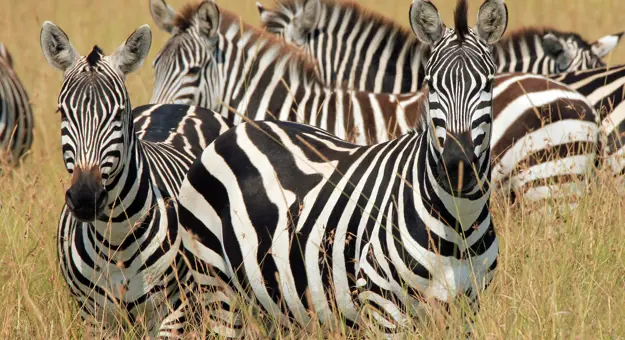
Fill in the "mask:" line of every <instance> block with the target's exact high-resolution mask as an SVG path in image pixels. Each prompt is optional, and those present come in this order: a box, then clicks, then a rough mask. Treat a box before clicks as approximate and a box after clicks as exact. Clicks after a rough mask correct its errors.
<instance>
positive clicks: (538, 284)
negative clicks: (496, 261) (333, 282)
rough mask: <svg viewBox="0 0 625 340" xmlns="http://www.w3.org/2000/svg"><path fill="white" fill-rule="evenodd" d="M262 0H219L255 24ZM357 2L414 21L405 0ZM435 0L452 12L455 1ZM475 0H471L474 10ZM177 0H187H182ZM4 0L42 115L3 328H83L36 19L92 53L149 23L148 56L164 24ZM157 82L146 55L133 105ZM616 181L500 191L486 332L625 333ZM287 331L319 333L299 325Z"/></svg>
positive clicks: (19, 215) (9, 269)
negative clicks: (560, 202) (71, 283)
mask: <svg viewBox="0 0 625 340" xmlns="http://www.w3.org/2000/svg"><path fill="white" fill-rule="evenodd" d="M254 2H255V1H254V0H233V1H223V0H221V1H218V3H220V4H222V5H224V6H225V7H227V8H229V9H231V10H234V11H236V12H237V13H239V14H241V15H242V16H243V19H244V20H246V21H248V22H251V23H254V24H258V17H257V13H256V8H255V6H254ZM262 2H263V3H264V4H266V5H268V4H270V2H271V1H270V0H263V1H262ZM360 2H361V3H363V4H364V5H366V6H369V7H371V8H373V9H375V10H379V11H381V12H382V13H385V14H387V15H389V16H392V17H394V18H396V19H397V20H398V21H399V22H402V24H404V25H406V24H407V23H406V22H405V21H406V20H407V19H406V18H407V14H406V10H407V8H408V4H409V3H410V1H409V0H402V1H391V2H389V1H378V0H366V1H365V0H360ZM435 2H436V4H437V6H438V8H439V9H440V10H441V12H442V13H443V18H444V20H446V21H447V22H450V20H451V10H452V7H453V2H454V1H452V0H436V1H435ZM479 2H480V1H479V0H471V1H470V3H471V8H472V9H471V11H472V13H474V11H475V10H476V9H477V6H478V4H479ZM170 3H171V4H172V5H173V6H174V7H175V8H180V7H181V5H182V4H183V3H184V1H183V0H176V1H173V0H172V1H170ZM508 3H509V10H510V15H511V21H510V27H511V28H514V27H519V26H520V25H521V23H524V24H542V25H551V26H555V27H558V28H561V29H572V30H577V31H580V32H583V35H584V36H586V37H587V38H589V39H594V38H597V37H600V36H602V35H604V34H607V33H612V32H618V31H620V30H623V29H625V27H623V26H622V18H621V16H620V15H618V14H617V13H625V2H622V1H617V0H587V1H564V0H551V1H542V0H528V1H522V0H509V1H508ZM0 9H1V10H0V27H2V30H0V41H2V42H4V43H5V44H6V45H7V47H8V48H9V50H10V51H11V53H12V54H13V57H14V60H15V64H16V68H17V71H18V73H19V75H20V77H21V78H22V81H23V82H24V83H25V85H26V88H27V90H28V91H29V94H30V96H31V101H32V103H33V106H34V109H35V114H36V119H37V120H36V124H37V127H36V141H35V145H34V148H33V150H32V152H31V154H30V156H29V157H28V158H27V159H26V162H25V164H23V166H21V167H20V168H18V169H16V170H15V171H12V172H10V173H5V174H4V175H2V177H0V221H1V222H0V223H1V226H0V301H2V304H0V337H1V338H9V339H14V338H18V339H23V338H36V339H44V338H54V339H58V338H77V337H79V336H80V334H81V330H80V323H81V321H80V318H79V317H78V314H77V308H76V305H75V304H74V303H73V301H72V300H71V298H70V297H69V294H68V291H67V289H66V286H65V283H64V282H63V279H62V278H61V277H59V272H58V269H57V262H56V245H55V244H56V240H55V238H56V223H57V218H58V214H59V212H60V209H61V204H62V201H63V194H64V191H65V189H66V186H67V180H68V176H67V174H66V172H65V170H64V168H63V163H62V160H61V154H60V140H59V118H58V115H57V114H55V113H54V111H55V107H56V96H57V94H58V91H59V89H60V84H61V75H60V74H59V73H58V72H56V71H54V70H52V68H51V67H49V66H48V65H47V63H46V62H45V60H44V58H43V57H42V53H41V50H40V47H39V30H40V27H41V24H42V23H43V21H44V20H52V21H54V22H55V23H57V24H58V25H59V26H60V27H61V28H63V29H64V30H65V31H66V32H67V33H68V35H69V36H70V39H71V40H72V42H73V43H74V45H75V46H76V48H77V49H78V50H79V51H81V52H82V53H86V52H88V51H89V50H90V48H91V46H92V45H93V44H95V43H97V44H99V45H100V46H101V47H102V48H103V49H104V50H105V51H112V50H113V49H114V48H115V47H117V46H118V45H119V44H120V43H121V42H122V41H123V40H124V39H125V38H126V37H127V36H128V34H129V33H130V32H132V30H134V29H135V28H137V27H138V26H140V25H141V24H144V23H150V24H151V26H152V28H153V29H154V30H155V31H154V41H153V48H152V51H151V54H150V57H149V59H148V60H149V62H151V60H152V59H153V57H154V55H155V53H156V52H157V51H158V49H159V48H160V46H162V45H163V43H164V41H165V39H166V38H167V35H166V34H164V33H162V32H158V31H156V28H155V25H153V24H152V20H151V18H150V16H149V11H148V1H147V0H141V1H135V0H107V1H103V0H99V1H84V0H49V1H34V0H21V1H14V0H2V3H1V4H0ZM611 60H612V61H613V62H623V61H625V48H623V47H620V48H619V49H618V50H617V51H616V53H614V55H613V56H612V57H611ZM152 82H153V80H152V71H151V67H150V66H149V65H146V66H144V67H143V68H142V69H141V70H140V72H138V74H137V75H133V76H131V77H129V79H128V88H129V91H130V93H131V96H132V99H133V103H134V104H135V105H139V104H143V103H146V102H147V100H148V99H149V96H150V94H151V88H152ZM614 188H615V184H613V183H610V180H609V179H606V180H603V181H601V182H600V184H598V185H596V186H595V188H594V189H595V190H594V191H593V193H592V194H590V195H588V196H587V197H584V198H583V199H582V201H581V203H580V206H579V208H578V209H577V210H576V211H574V212H570V213H567V214H552V213H550V212H549V210H548V209H547V208H548V207H549V204H547V205H532V204H523V205H520V206H515V207H509V206H507V205H505V204H503V203H501V200H494V201H493V202H494V204H493V209H494V215H495V222H496V224H497V229H498V232H499V234H500V235H501V240H502V244H501V259H500V267H499V272H498V274H497V277H496V279H495V281H494V284H493V285H492V289H490V290H489V291H488V292H487V293H486V294H485V295H484V296H483V305H482V310H481V313H480V314H479V318H478V320H477V321H476V328H477V331H476V334H477V335H478V338H484V337H489V338H497V339H503V338H528V339H529V338H532V339H534V338H580V339H587V338H622V337H623V336H625V320H624V318H623V315H625V303H624V302H625V242H623V239H625V228H623V227H622V226H623V225H625V216H623V212H624V211H625V210H624V207H623V200H622V199H621V198H620V197H619V196H617V195H616V193H615V192H614V191H615V190H614ZM452 314H453V313H452ZM255 324H256V323H254V322H250V327H248V330H249V332H250V336H255V335H256V336H257V335H258V334H262V333H259V332H260V331H259V330H258V327H256V326H254V325H255ZM420 326H422V327H420V328H419V329H420V330H419V331H418V332H417V334H418V335H420V336H422V337H424V338H449V337H454V336H456V335H459V334H460V332H461V331H462V328H461V325H460V321H459V320H458V319H457V317H456V318H455V317H452V318H451V328H450V329H445V327H444V326H443V324H442V323H440V322H433V324H432V325H430V326H429V327H423V326H424V325H423V324H421V325H420ZM423 329H426V331H424V330H423ZM282 335H283V336H284V337H286V338H295V337H300V338H301V337H305V338H322V336H321V335H319V334H313V333H310V332H304V333H300V332H297V331H294V330H293V331H292V332H287V333H285V334H282ZM341 335H342V334H341V333H340V332H339V333H337V334H335V335H331V336H330V337H332V338H339V337H341Z"/></svg>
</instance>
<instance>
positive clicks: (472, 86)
mask: <svg viewBox="0 0 625 340" xmlns="http://www.w3.org/2000/svg"><path fill="white" fill-rule="evenodd" d="M410 18H411V25H412V28H413V31H414V32H415V34H416V35H417V37H418V38H419V39H420V40H421V41H422V42H423V43H426V44H429V45H431V48H432V51H431V56H430V59H429V61H428V63H427V65H426V69H425V80H426V82H427V86H428V98H427V105H428V110H427V113H426V114H427V121H428V122H429V128H428V129H427V131H428V137H429V140H430V149H431V150H432V151H433V153H432V154H433V155H434V158H435V162H436V164H435V170H436V171H435V172H436V178H437V179H438V182H439V184H440V185H441V187H443V188H444V189H445V190H447V191H449V192H452V193H460V194H462V193H466V192H470V191H472V190H474V188H475V186H476V184H477V181H478V179H486V178H481V177H482V176H485V175H487V174H485V173H483V171H481V170H482V169H484V165H485V164H489V163H490V147H489V144H490V135H491V125H492V119H493V118H492V109H491V106H492V81H493V79H494V76H495V72H496V67H495V63H494V61H493V58H492V55H491V52H490V51H491V50H490V46H491V45H493V44H494V43H496V42H497V40H499V39H500V38H501V36H502V35H503V33H504V32H505V28H506V26H507V8H506V5H505V4H504V3H503V1H501V0H487V1H486V2H484V4H483V5H482V6H481V7H480V11H479V13H478V24H477V27H476V28H475V29H470V28H469V27H468V24H467V3H466V1H464V0H460V1H459V3H458V7H457V8H456V12H455V28H454V29H452V28H446V27H445V26H444V25H443V23H442V21H441V19H440V16H439V14H438V11H437V10H436V7H435V6H434V5H433V4H432V3H430V2H429V1H426V0H416V1H415V2H414V3H413V4H412V7H411V11H410Z"/></svg>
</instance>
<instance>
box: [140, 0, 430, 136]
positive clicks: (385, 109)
mask: <svg viewBox="0 0 625 340" xmlns="http://www.w3.org/2000/svg"><path fill="white" fill-rule="evenodd" d="M151 9H152V13H153V17H154V19H155V21H156V23H157V24H158V26H159V27H161V28H162V29H163V30H165V31H167V32H169V33H171V34H172V36H171V38H170V39H169V41H168V42H167V44H166V45H165V46H164V47H163V49H162V50H161V52H160V53H159V54H158V56H157V57H156V59H155V60H154V69H155V77H156V80H155V85H154V92H153V96H152V99H151V102H152V103H179V104H188V105H199V106H203V107H207V108H209V109H212V110H215V111H217V112H221V113H222V114H223V115H224V116H226V117H228V118H230V119H232V120H233V121H234V122H235V123H239V122H241V121H243V118H242V117H241V115H245V116H247V118H249V119H252V120H264V119H279V120H289V121H294V122H303V123H307V124H311V125H314V126H317V127H320V128H322V129H324V130H327V131H328V132H330V133H332V134H334V135H336V136H338V137H339V138H343V139H349V140H351V141H354V142H356V143H359V144H370V143H376V142H379V141H386V140H389V139H391V138H394V137H396V136H399V135H401V133H400V129H403V130H406V129H408V128H409V126H411V125H412V126H414V124H415V118H414V117H410V114H411V112H416V111H417V110H416V109H415V108H416V100H417V99H418V97H416V96H415V95H414V94H412V95H406V96H394V95H387V94H380V95H377V94H371V93H366V92H358V91H344V90H340V89H328V88H327V87H326V86H325V85H324V84H323V83H322V82H321V81H320V80H319V79H318V77H317V75H316V74H315V71H314V66H313V65H312V64H311V63H310V62H309V61H308V59H307V58H306V56H304V55H302V54H300V53H296V51H295V50H293V49H292V48H290V47H288V46H286V45H284V44H282V43H281V42H279V41H278V40H277V39H276V38H275V37H273V36H272V35H269V34H263V32H262V31H259V30H257V29H255V28H253V27H251V26H249V25H246V24H242V23H241V21H240V20H239V18H238V16H236V15H234V14H232V13H229V12H226V11H220V9H218V7H217V5H215V3H214V2H213V1H211V0H205V1H203V2H201V3H199V4H198V5H188V6H186V7H185V8H183V9H182V10H181V11H180V13H176V12H174V11H173V10H172V9H171V8H170V7H168V6H167V4H166V3H165V2H164V1H163V0H152V1H151ZM157 13H158V14H157ZM235 112H236V113H238V114H235ZM239 114H241V115H239Z"/></svg>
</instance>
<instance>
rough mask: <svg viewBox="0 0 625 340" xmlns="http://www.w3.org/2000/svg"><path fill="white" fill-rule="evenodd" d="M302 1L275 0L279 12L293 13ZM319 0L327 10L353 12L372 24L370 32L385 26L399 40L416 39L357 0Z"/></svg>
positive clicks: (407, 30)
mask: <svg viewBox="0 0 625 340" xmlns="http://www.w3.org/2000/svg"><path fill="white" fill-rule="evenodd" d="M302 1H303V0H277V1H276V3H277V5H278V7H279V11H280V12H282V13H291V14H294V13H297V11H298V10H299V9H300V8H301V7H302ZM319 2H320V3H321V6H322V7H326V8H328V12H332V11H333V10H339V11H341V12H347V11H351V12H353V13H355V14H356V17H357V18H358V20H359V21H362V22H365V23H367V24H371V25H372V27H371V31H372V32H377V31H379V30H380V29H382V28H386V29H388V30H395V31H396V32H397V33H396V34H397V39H398V40H399V41H409V40H415V41H418V40H417V39H416V37H415V36H414V34H413V33H412V31H411V30H409V29H407V28H405V27H403V26H401V25H399V24H397V22H395V20H393V19H390V18H387V17H385V16H384V15H382V14H380V13H378V12H375V11H373V10H370V9H368V8H366V7H364V6H362V5H361V4H359V3H358V2H355V1H341V0H319Z"/></svg>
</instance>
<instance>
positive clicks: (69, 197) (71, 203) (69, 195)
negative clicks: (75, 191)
mask: <svg viewBox="0 0 625 340" xmlns="http://www.w3.org/2000/svg"><path fill="white" fill-rule="evenodd" d="M65 204H67V206H68V207H69V208H70V209H71V210H74V209H76V206H75V205H74V201H73V197H72V193H71V191H70V190H67V191H66V192H65Z"/></svg>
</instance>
